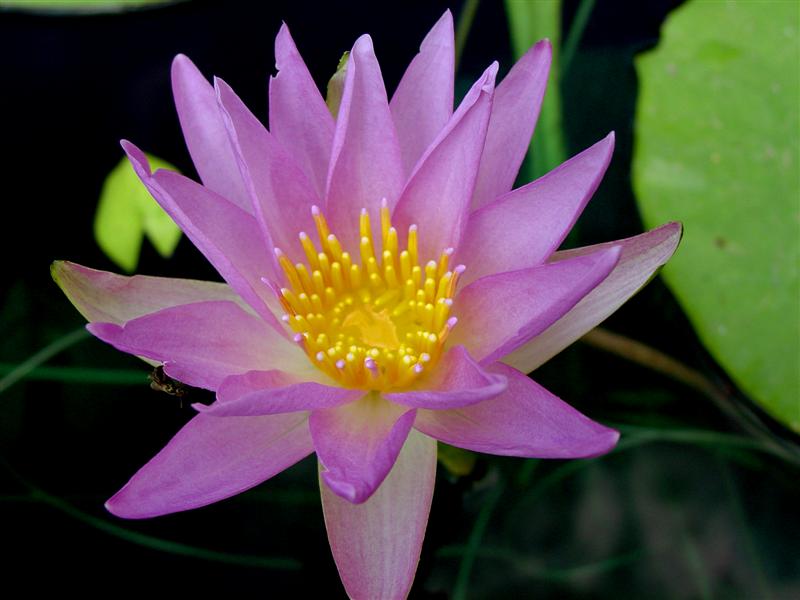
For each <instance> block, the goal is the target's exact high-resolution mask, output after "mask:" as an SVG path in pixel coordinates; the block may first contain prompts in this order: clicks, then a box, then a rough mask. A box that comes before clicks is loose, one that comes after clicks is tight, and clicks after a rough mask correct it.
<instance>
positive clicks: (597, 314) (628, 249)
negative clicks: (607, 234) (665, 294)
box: [503, 223, 682, 373]
mask: <svg viewBox="0 0 800 600" xmlns="http://www.w3.org/2000/svg"><path fill="white" fill-rule="evenodd" d="M681 232H682V228H681V225H680V223H667V224H666V225H662V226H661V227H659V228H657V229H653V230H652V231H648V232H647V233H642V234H640V235H637V236H634V237H631V238H627V239H624V240H618V241H615V242H609V243H606V244H598V245H595V246H588V247H585V248H577V249H575V250H567V251H565V252H556V253H555V254H554V255H553V257H552V260H554V261H557V262H554V263H553V264H554V265H558V264H560V262H561V261H564V260H574V259H575V258H577V257H581V256H585V255H591V254H592V253H594V252H597V251H598V250H602V249H605V248H611V247H619V248H621V250H622V253H621V254H620V258H619V262H618V263H617V266H616V267H615V268H614V270H613V271H612V272H611V274H610V275H609V276H608V277H607V278H606V279H605V280H604V281H603V282H602V283H601V284H600V285H598V286H597V287H596V288H595V289H594V290H592V291H591V292H590V293H589V294H587V295H586V296H585V297H584V298H583V299H582V300H581V301H580V302H579V303H578V304H577V305H575V307H574V308H572V309H571V310H570V311H569V312H568V313H566V314H565V315H564V316H562V317H561V318H560V319H559V320H558V321H556V322H555V323H554V324H553V325H552V326H551V327H550V328H549V329H547V330H546V331H544V332H543V333H541V334H540V335H539V336H537V337H536V338H534V339H532V340H531V341H530V342H529V343H527V344H525V345H524V346H522V347H521V348H518V349H517V350H515V351H514V352H513V353H512V354H510V355H508V356H506V357H505V358H503V362H506V363H508V364H510V365H512V366H514V367H516V368H517V369H519V370H520V371H522V372H523V373H528V372H530V371H533V370H534V369H535V368H536V367H538V366H539V365H541V364H542V363H544V362H546V361H548V360H549V359H550V358H551V357H553V356H555V355H556V354H558V353H559V352H561V351H562V350H563V349H564V348H566V347H567V346H569V345H570V344H571V343H572V342H574V341H575V340H577V339H578V338H579V337H581V336H582V335H583V334H585V333H586V332H587V331H589V330H590V329H592V328H594V327H596V326H597V325H598V324H600V323H601V322H602V321H603V320H605V318H606V317H608V316H609V315H610V314H611V313H613V312H614V311H615V310H617V308H619V307H620V306H621V305H622V304H623V303H625V302H626V301H627V300H628V298H630V297H631V296H633V294H635V293H636V292H637V291H639V289H640V288H641V287H642V286H643V285H644V284H646V283H647V282H648V281H649V280H650V279H651V278H652V277H653V274H654V273H655V272H656V270H657V269H658V268H659V267H661V266H662V265H663V264H664V263H666V262H667V261H668V260H669V258H670V257H671V256H672V254H673V253H674V252H675V249H676V248H677V247H678V242H680V239H681Z"/></svg>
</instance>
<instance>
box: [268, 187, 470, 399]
mask: <svg viewBox="0 0 800 600" xmlns="http://www.w3.org/2000/svg"><path fill="white" fill-rule="evenodd" d="M311 212H312V215H313V217H314V222H315V223H316V227H317V233H318V235H319V240H320V246H321V251H320V249H319V248H317V246H315V244H314V242H313V241H312V240H311V238H310V237H309V236H308V235H307V234H306V233H305V232H301V233H300V234H299V237H300V244H301V245H302V247H303V251H304V253H305V255H306V260H307V264H303V263H297V264H292V262H291V261H290V260H289V258H288V257H287V256H286V255H285V254H284V253H283V252H282V251H281V250H280V249H278V248H276V249H275V255H276V257H277V259H278V263H279V264H280V266H281V268H282V270H283V272H284V273H285V275H286V279H287V281H288V285H289V287H284V288H281V289H280V295H279V299H280V301H281V303H282V305H283V307H284V309H285V310H286V313H287V314H286V315H284V317H283V320H284V321H285V322H286V323H288V325H289V326H290V327H291V328H292V330H293V331H294V332H295V336H294V340H295V342H297V343H298V344H300V345H301V346H302V348H303V349H304V350H305V352H306V354H307V355H308V356H309V358H310V359H311V360H312V362H313V363H314V364H315V365H317V367H319V368H320V369H322V370H323V371H324V372H325V373H327V374H328V375H329V376H331V377H332V378H334V379H335V380H337V381H339V382H340V383H341V384H342V385H346V386H348V387H356V388H363V389H368V390H381V391H388V390H397V389H402V388H406V387H408V386H410V385H412V384H413V383H414V382H415V381H416V380H417V379H418V378H419V377H420V376H421V375H422V374H423V373H425V372H426V371H429V370H430V369H431V368H432V367H433V366H434V365H435V364H436V362H437V361H438V360H439V357H440V356H441V353H442V348H443V346H444V343H445V340H446V339H447V335H448V333H449V332H450V330H451V329H452V328H453V327H454V326H455V324H456V318H455V317H451V316H450V308H451V306H452V304H453V300H452V298H453V295H454V293H455V289H456V285H457V282H458V277H459V275H460V274H461V273H462V272H463V271H464V267H463V265H459V266H458V267H456V268H455V269H453V270H449V262H450V257H451V256H452V254H453V249H452V248H448V249H446V250H444V251H443V252H442V253H441V255H440V257H439V260H438V261H434V260H432V261H430V262H428V263H427V264H425V265H424V266H420V264H419V256H418V251H417V248H418V242H417V226H416V225H411V226H410V227H409V229H408V237H407V241H406V249H405V250H402V251H401V250H400V242H399V239H398V235H397V230H396V229H395V228H394V227H392V223H391V216H390V213H389V208H388V206H387V205H386V202H385V201H384V202H383V203H382V206H381V211H380V225H381V242H382V243H381V248H382V252H380V254H377V255H376V252H375V244H374V242H373V237H372V227H371V225H370V217H369V213H368V212H367V211H366V209H362V211H361V215H360V219H359V233H360V243H359V258H360V261H357V260H354V258H353V256H352V255H351V254H350V253H349V252H346V251H344V250H343V249H342V246H341V244H340V243H339V240H338V239H337V238H336V236H335V235H334V234H333V233H331V231H330V230H329V228H328V223H327V221H326V220H325V217H324V216H323V214H322V213H321V212H320V210H319V209H318V208H317V207H312V210H311Z"/></svg>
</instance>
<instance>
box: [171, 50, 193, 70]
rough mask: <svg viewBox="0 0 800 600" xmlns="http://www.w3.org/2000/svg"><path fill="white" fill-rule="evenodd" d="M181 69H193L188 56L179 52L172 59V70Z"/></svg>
mask: <svg viewBox="0 0 800 600" xmlns="http://www.w3.org/2000/svg"><path fill="white" fill-rule="evenodd" d="M183 67H194V63H193V62H192V59H190V58H189V57H188V56H186V55H185V54H183V53H182V52H179V53H178V54H176V55H175V58H173V59H172V68H173V70H174V69H180V68H183Z"/></svg>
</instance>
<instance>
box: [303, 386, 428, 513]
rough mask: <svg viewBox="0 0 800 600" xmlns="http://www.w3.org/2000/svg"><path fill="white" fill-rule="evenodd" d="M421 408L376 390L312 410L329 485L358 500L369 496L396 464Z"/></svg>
mask: <svg viewBox="0 0 800 600" xmlns="http://www.w3.org/2000/svg"><path fill="white" fill-rule="evenodd" d="M415 414H416V410H415V409H411V410H409V409H407V408H405V407H402V406H398V405H396V404H391V403H390V402H387V401H386V400H384V399H383V398H381V397H380V396H378V395H377V394H374V393H371V394H367V395H366V396H364V397H363V398H362V399H361V400H358V401H356V402H351V403H350V404H345V405H344V406H339V407H337V408H326V409H321V410H315V411H314V412H312V413H311V417H310V418H309V421H308V424H309V428H310V429H311V437H312V439H313V440H314V448H315V449H316V451H317V456H318V457H319V460H320V462H321V463H322V464H323V465H325V471H324V472H323V473H322V479H324V480H325V483H326V484H327V485H328V487H329V488H330V489H331V490H333V492H334V493H335V494H338V495H339V496H341V497H342V498H344V499H345V500H348V501H349V502H353V503H354V504H360V503H361V502H364V501H366V500H367V499H368V498H369V497H370V496H371V495H372V493H373V492H374V491H375V490H376V489H377V488H378V486H379V485H380V484H381V482H382V481H383V479H384V478H385V477H386V475H387V473H389V470H390V469H391V468H392V465H393V464H394V461H395V460H396V459H397V454H398V453H399V452H400V449H401V448H402V447H403V442H405V440H406V437H408V432H409V430H410V429H411V425H413V423H414V415H415Z"/></svg>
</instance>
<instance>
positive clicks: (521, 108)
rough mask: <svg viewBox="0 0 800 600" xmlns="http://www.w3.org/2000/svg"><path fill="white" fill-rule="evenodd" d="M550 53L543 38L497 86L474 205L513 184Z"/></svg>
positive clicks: (541, 95) (540, 96)
mask: <svg viewBox="0 0 800 600" xmlns="http://www.w3.org/2000/svg"><path fill="white" fill-rule="evenodd" d="M551 55H552V49H551V47H550V42H549V41H548V40H542V41H541V42H539V43H538V44H536V45H535V46H533V48H531V49H530V50H528V51H527V52H526V53H525V54H524V55H523V56H522V58H520V59H519V60H518V61H517V64H515V65H514V66H513V67H512V68H511V71H509V72H508V75H506V76H505V78H504V79H503V81H502V82H501V83H500V85H499V86H497V92H496V94H495V99H494V107H493V108H492V118H491V120H490V121H489V132H488V133H487V134H486V148H485V150H484V152H483V158H482V160H481V166H480V172H479V173H478V179H477V181H476V183H475V193H474V195H473V199H472V207H473V208H479V207H481V206H483V205H484V204H486V203H487V202H491V201H492V200H494V199H495V198H497V197H498V196H500V195H501V194H505V193H506V192H507V191H509V190H510V189H511V188H512V187H513V186H514V180H515V179H516V177H517V173H518V172H519V167H520V165H521V164H522V160H523V159H524V158H525V153H526V152H527V151H528V145H529V144H530V142H531V137H532V136H533V128H534V126H535V125H536V119H538V118H539V110H540V109H541V107H542V99H543V98H544V91H545V88H546V87H547V74H548V72H549V71H550V58H551Z"/></svg>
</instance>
